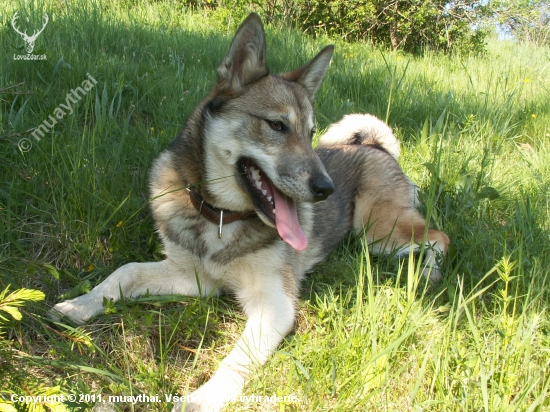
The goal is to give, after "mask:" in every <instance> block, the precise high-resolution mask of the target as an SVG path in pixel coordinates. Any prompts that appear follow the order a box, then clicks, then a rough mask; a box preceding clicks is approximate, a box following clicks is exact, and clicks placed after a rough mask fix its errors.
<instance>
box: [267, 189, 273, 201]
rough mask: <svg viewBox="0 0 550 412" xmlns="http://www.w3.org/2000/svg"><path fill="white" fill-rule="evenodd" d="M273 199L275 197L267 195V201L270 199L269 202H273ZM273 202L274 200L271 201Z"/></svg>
mask: <svg viewBox="0 0 550 412" xmlns="http://www.w3.org/2000/svg"><path fill="white" fill-rule="evenodd" d="M266 193H267V190H266ZM271 199H273V198H272V197H271V196H269V195H268V196H267V201H268V202H271ZM271 203H273V202H271Z"/></svg>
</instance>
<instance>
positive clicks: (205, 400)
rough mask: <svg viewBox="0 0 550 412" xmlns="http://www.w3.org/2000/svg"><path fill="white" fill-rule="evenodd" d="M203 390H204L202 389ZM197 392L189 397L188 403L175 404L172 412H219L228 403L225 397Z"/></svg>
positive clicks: (201, 391) (206, 392)
mask: <svg viewBox="0 0 550 412" xmlns="http://www.w3.org/2000/svg"><path fill="white" fill-rule="evenodd" d="M201 389H202V388H201ZM201 389H199V390H196V391H195V392H193V393H191V394H190V395H189V396H188V397H187V399H188V400H187V402H177V403H175V404H174V408H173V409H172V412H219V411H221V410H222V408H223V406H224V405H225V404H226V403H227V400H226V399H225V398H223V397H220V396H217V394H212V393H208V391H203V390H201Z"/></svg>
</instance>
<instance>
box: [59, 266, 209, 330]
mask: <svg viewBox="0 0 550 412" xmlns="http://www.w3.org/2000/svg"><path fill="white" fill-rule="evenodd" d="M214 288H215V285H214V284H213V283H209V282H208V281H206V280H205V281H203V280H202V279H201V282H200V284H199V282H198V280H197V278H196V276H195V273H194V271H192V270H189V271H184V270H182V268H181V267H179V265H176V264H175V263H174V262H172V261H170V260H168V259H167V260H163V261H161V262H147V263H128V264H126V265H124V266H121V267H120V268H118V269H117V270H115V271H114V272H113V273H112V274H111V275H110V276H109V277H107V279H105V280H104V281H103V282H101V283H100V284H99V285H97V286H96V287H95V288H93V289H92V290H91V291H90V293H87V294H86V295H82V296H79V297H77V298H74V299H70V300H66V301H64V302H61V303H58V304H56V305H55V306H54V307H53V309H52V310H51V311H50V314H49V315H50V317H52V318H54V319H59V317H60V315H64V316H67V317H68V318H70V319H72V320H73V321H74V322H76V323H79V324H81V323H84V322H86V321H88V320H89V319H90V318H92V317H93V316H95V315H97V314H99V313H101V311H102V310H103V298H106V299H112V300H113V301H117V300H119V299H120V298H121V295H122V297H125V298H132V297H137V296H140V295H144V294H146V293H149V294H151V295H167V294H181V295H189V296H199V295H202V296H207V295H208V294H210V293H212V291H213V290H214Z"/></svg>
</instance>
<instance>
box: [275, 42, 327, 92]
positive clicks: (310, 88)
mask: <svg viewBox="0 0 550 412" xmlns="http://www.w3.org/2000/svg"><path fill="white" fill-rule="evenodd" d="M333 52H334V46H333V45H332V44H331V45H330V46H327V47H325V48H324V49H323V50H321V51H320V52H319V54H318V55H317V56H315V57H314V58H313V60H311V61H310V62H309V63H307V64H306V65H304V66H302V67H300V68H299V69H296V70H294V71H291V72H288V73H283V74H281V76H282V77H284V78H285V79H287V80H289V81H291V82H296V83H298V84H300V85H301V86H303V87H304V88H305V89H306V91H307V93H308V96H309V100H311V101H313V98H314V97H315V93H317V89H318V88H319V86H320V85H321V82H322V81H323V78H324V77H325V75H326V74H327V70H328V66H329V64H330V59H331V58H332V53H333Z"/></svg>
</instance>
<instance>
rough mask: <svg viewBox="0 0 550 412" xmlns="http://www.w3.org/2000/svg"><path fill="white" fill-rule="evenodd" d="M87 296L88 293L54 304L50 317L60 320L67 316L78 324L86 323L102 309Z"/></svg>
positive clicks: (49, 313)
mask: <svg viewBox="0 0 550 412" xmlns="http://www.w3.org/2000/svg"><path fill="white" fill-rule="evenodd" d="M87 297H88V295H84V296H80V297H78V298H75V299H70V300H66V301H64V302H60V303H58V304H56V305H54V307H53V308H52V309H51V310H50V311H49V312H48V317H49V318H50V319H52V320H54V321H60V320H61V318H62V317H66V318H68V319H70V320H72V321H73V322H74V323H76V324H77V325H82V324H84V323H86V322H87V321H88V320H90V318H91V317H92V316H94V315H95V314H97V313H98V312H99V311H100V310H101V307H100V308H99V310H98V308H97V306H98V305H97V304H95V302H93V301H91V300H90V299H88V298H87Z"/></svg>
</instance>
